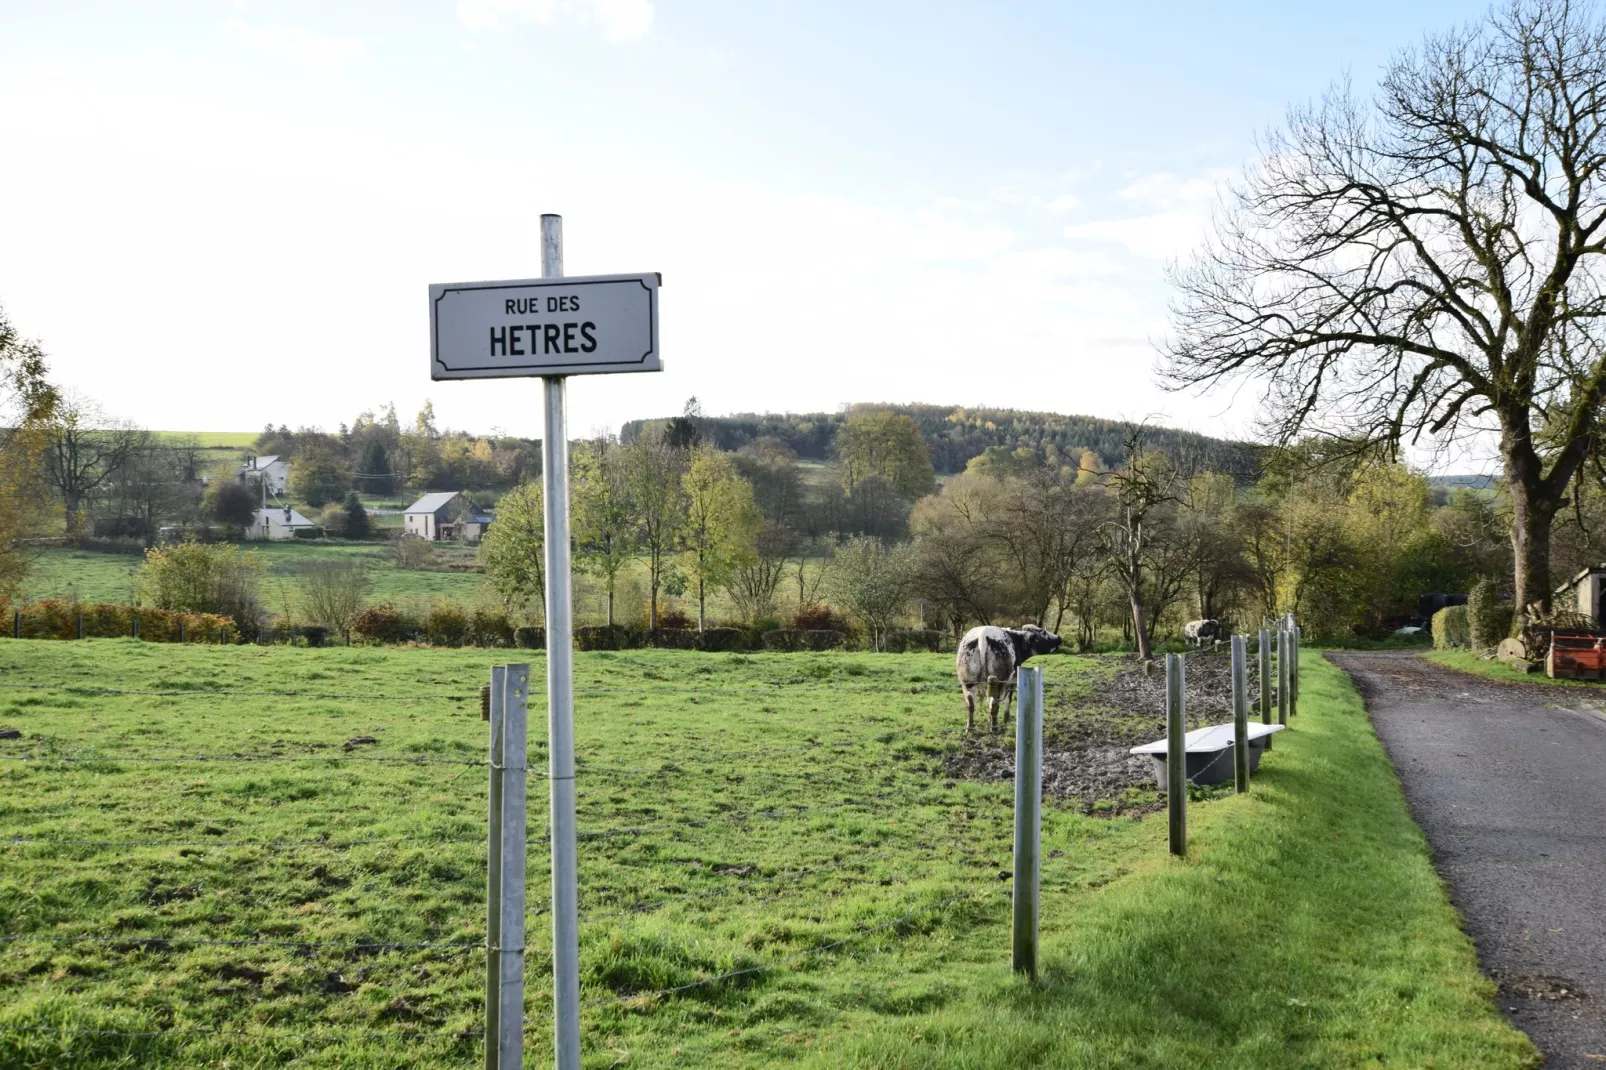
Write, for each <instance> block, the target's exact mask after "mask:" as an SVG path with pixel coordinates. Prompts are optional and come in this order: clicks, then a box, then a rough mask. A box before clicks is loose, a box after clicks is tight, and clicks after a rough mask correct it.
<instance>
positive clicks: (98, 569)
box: [23, 539, 483, 614]
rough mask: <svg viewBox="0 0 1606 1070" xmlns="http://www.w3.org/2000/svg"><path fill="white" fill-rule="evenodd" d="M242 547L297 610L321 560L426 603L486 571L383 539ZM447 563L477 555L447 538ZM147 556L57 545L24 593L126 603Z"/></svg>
mask: <svg viewBox="0 0 1606 1070" xmlns="http://www.w3.org/2000/svg"><path fill="white" fill-rule="evenodd" d="M242 548H243V549H247V550H252V551H254V552H257V553H260V554H261V555H262V556H263V558H265V559H266V561H267V571H266V573H264V575H263V578H262V585H261V592H260V593H261V597H262V602H263V605H264V606H265V607H266V608H267V610H268V611H269V612H270V613H275V614H283V613H284V607H285V603H286V601H288V602H289V604H290V606H291V607H292V610H293V609H294V607H295V606H296V605H297V604H298V602H297V598H298V594H297V588H298V585H299V583H300V580H301V577H302V576H303V575H304V574H305V572H306V570H307V569H308V568H309V567H310V566H311V565H313V564H314V563H316V562H319V561H354V562H356V563H358V564H360V565H363V566H364V567H365V568H366V569H367V571H368V577H369V579H370V580H371V581H372V583H373V586H372V588H371V589H370V591H369V596H368V597H369V600H370V601H373V602H396V603H402V604H412V605H427V604H428V603H430V602H433V601H435V600H436V599H441V598H445V599H451V600H453V601H456V602H462V603H472V602H473V601H474V600H475V599H476V598H477V597H478V596H479V594H480V589H481V582H480V581H481V579H482V578H483V577H482V575H481V573H479V572H472V571H439V572H437V571H422V570H413V569H401V568H397V567H396V562H395V556H394V554H393V553H392V550H391V548H390V546H389V545H387V544H385V543H381V542H357V543H348V542H345V541H343V540H340V539H318V540H313V541H305V542H303V541H287V542H253V543H245V544H242ZM438 553H439V555H440V559H441V561H442V563H457V564H459V565H462V566H471V565H472V564H473V562H474V560H475V558H474V550H473V548H471V547H461V546H456V545H450V546H443V547H442V548H441V549H440V550H439V551H438ZM142 561H143V558H142V557H140V556H136V555H133V554H106V553H96V552H92V551H88V550H78V549H73V548H70V547H52V548H50V549H47V550H44V551H42V552H41V553H40V555H39V557H38V559H37V560H36V561H35V562H34V564H33V567H32V568H30V569H29V572H28V577H27V580H26V582H25V584H24V587H23V595H24V597H25V598H27V599H28V600H30V601H41V600H43V599H46V598H71V597H72V596H73V595H74V594H76V595H77V597H78V600H79V601H82V602H118V603H124V604H126V603H127V602H128V601H129V599H130V598H131V597H132V596H133V584H134V577H133V575H132V572H133V570H134V569H137V568H138V567H139V565H140V563H141V562H142Z"/></svg>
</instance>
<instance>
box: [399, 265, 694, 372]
mask: <svg viewBox="0 0 1606 1070" xmlns="http://www.w3.org/2000/svg"><path fill="white" fill-rule="evenodd" d="M660 281H661V279H660V277H659V276H658V275H657V273H648V274H645V275H574V276H569V277H567V278H548V279H521V280H514V281H510V282H454V283H443V284H438V285H432V286H430V288H429V338H430V345H429V376H430V378H431V379H496V378H506V377H511V376H525V375H540V376H553V375H598V374H604V373H608V372H656V371H662V370H663V365H662V363H661V362H660V361H659V359H658V286H659V283H660Z"/></svg>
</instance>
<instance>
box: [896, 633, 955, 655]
mask: <svg viewBox="0 0 1606 1070" xmlns="http://www.w3.org/2000/svg"><path fill="white" fill-rule="evenodd" d="M917 651H919V652H924V653H927V654H944V653H948V651H949V644H948V636H947V634H946V633H944V632H939V631H936V630H934V629H930V628H910V629H907V630H905V629H902V628H899V629H894V630H893V631H890V632H888V633H887V653H889V654H911V653H915V652H917Z"/></svg>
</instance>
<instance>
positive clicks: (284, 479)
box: [234, 453, 290, 494]
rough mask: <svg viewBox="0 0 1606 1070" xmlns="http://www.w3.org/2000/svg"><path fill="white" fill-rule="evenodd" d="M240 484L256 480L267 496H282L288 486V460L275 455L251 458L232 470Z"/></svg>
mask: <svg viewBox="0 0 1606 1070" xmlns="http://www.w3.org/2000/svg"><path fill="white" fill-rule="evenodd" d="M234 475H235V477H236V478H237V479H239V480H241V481H242V482H243V481H244V480H246V479H258V480H261V481H262V486H263V487H264V488H265V489H266V490H267V492H268V493H269V494H283V493H284V492H285V491H286V490H287V489H288V488H289V486H290V459H289V458H288V457H280V456H278V455H277V454H272V453H270V454H268V455H266V456H263V457H253V458H251V459H250V460H249V461H246V462H245V463H244V464H242V465H240V467H238V468H236V469H235V470H234Z"/></svg>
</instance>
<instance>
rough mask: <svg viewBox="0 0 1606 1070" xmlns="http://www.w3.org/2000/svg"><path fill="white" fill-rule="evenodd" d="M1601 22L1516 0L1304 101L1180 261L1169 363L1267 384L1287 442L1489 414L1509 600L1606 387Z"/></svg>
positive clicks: (1595, 428)
mask: <svg viewBox="0 0 1606 1070" xmlns="http://www.w3.org/2000/svg"><path fill="white" fill-rule="evenodd" d="M1603 90H1606V23H1603V21H1602V19H1601V16H1600V15H1599V14H1598V13H1597V10H1596V9H1595V8H1594V7H1593V6H1589V5H1584V4H1571V3H1568V2H1567V0H1511V2H1509V3H1508V4H1507V5H1506V6H1505V7H1503V8H1501V9H1500V10H1498V11H1496V12H1495V13H1493V14H1492V15H1491V16H1490V17H1489V18H1488V19H1487V20H1486V21H1485V22H1484V23H1483V24H1481V25H1478V26H1474V27H1469V28H1466V29H1461V30H1455V31H1451V32H1449V33H1446V34H1443V35H1440V36H1436V37H1430V38H1428V39H1427V40H1426V41H1425V42H1424V43H1423V44H1422V46H1421V47H1420V48H1417V49H1414V50H1408V51H1404V52H1401V53H1399V54H1398V55H1397V56H1396V58H1395V59H1394V60H1393V61H1392V62H1391V64H1390V65H1389V67H1388V69H1387V72H1386V74H1385V76H1384V78H1383V80H1382V83H1381V85H1380V87H1379V91H1378V92H1377V94H1376V96H1375V98H1373V99H1372V100H1370V101H1364V100H1360V99H1358V98H1357V97H1356V96H1355V95H1354V94H1353V93H1352V92H1351V91H1350V89H1349V88H1348V86H1341V87H1339V88H1337V89H1335V90H1334V91H1333V92H1332V93H1330V94H1329V95H1328V97H1327V98H1326V99H1325V100H1323V101H1322V102H1321V103H1320V104H1317V105H1312V106H1307V107H1302V108H1296V109H1294V110H1293V111H1292V112H1291V113H1290V116H1289V119H1288V124H1287V129H1286V130H1284V131H1282V132H1280V133H1277V134H1275V135H1274V136H1272V137H1271V138H1270V140H1269V143H1268V144H1267V145H1266V149H1265V153H1264V157H1263V159H1262V160H1261V162H1260V164H1259V166H1258V167H1257V168H1256V169H1255V170H1254V171H1252V173H1251V174H1250V175H1249V176H1248V177H1247V179H1246V180H1245V182H1244V184H1243V186H1242V188H1240V189H1238V190H1236V191H1235V194H1234V199H1233V205H1232V208H1231V210H1230V211H1228V212H1227V213H1226V214H1224V215H1223V217H1222V218H1221V219H1220V220H1219V221H1218V223H1217V226H1216V231H1215V235H1214V238H1213V240H1212V241H1211V242H1210V243H1209V244H1208V245H1207V246H1206V247H1205V249H1204V250H1203V251H1202V252H1201V253H1200V254H1199V255H1198V256H1197V257H1196V258H1195V259H1194V260H1193V262H1192V263H1191V265H1189V266H1187V267H1186V268H1184V269H1182V270H1179V271H1177V272H1176V273H1175V275H1174V279H1175V282H1176V284H1177V286H1178V287H1179V290H1180V296H1179V297H1178V299H1177V302H1176V304H1175V307H1174V319H1175V325H1176V328H1177V332H1176V338H1175V340H1174V341H1173V342H1172V343H1171V345H1170V347H1169V353H1168V361H1167V364H1168V370H1169V372H1170V374H1171V375H1172V376H1174V377H1175V379H1176V380H1177V382H1178V383H1179V384H1181V385H1199V386H1204V385H1210V384H1215V383H1218V382H1221V381H1223V380H1229V379H1233V378H1237V377H1242V376H1251V377H1257V378H1259V379H1260V380H1262V381H1264V382H1265V383H1266V384H1267V385H1266V391H1267V398H1268V400H1269V402H1270V409H1271V411H1270V414H1269V419H1270V421H1271V422H1272V425H1273V427H1274V429H1275V431H1276V433H1277V434H1278V436H1279V437H1280V438H1281V439H1282V440H1283V441H1285V442H1286V441H1289V440H1291V439H1292V438H1293V436H1295V435H1296V434H1298V433H1300V432H1302V431H1318V432H1327V433H1334V434H1344V435H1351V436H1355V437H1356V440H1357V441H1358V442H1359V443H1361V444H1363V445H1366V446H1372V447H1376V446H1383V447H1385V448H1387V449H1389V450H1393V449H1395V448H1397V447H1398V446H1399V445H1400V444H1401V443H1404V442H1416V441H1418V440H1419V438H1421V437H1422V436H1444V437H1445V438H1446V439H1449V438H1453V437H1454V436H1457V435H1463V434H1467V433H1471V432H1475V431H1479V430H1486V431H1492V432H1495V433H1497V434H1498V438H1499V450H1500V456H1501V459H1502V462H1503V466H1504V469H1505V478H1506V483H1507V487H1508V490H1509V493H1510V495H1511V507H1512V511H1513V523H1512V526H1511V540H1512V549H1513V553H1514V558H1515V568H1514V572H1515V588H1516V596H1517V601H1518V605H1519V606H1522V605H1527V604H1530V603H1533V602H1539V603H1543V604H1544V605H1547V606H1548V604H1549V599H1550V587H1551V584H1550V556H1549V543H1550V531H1551V526H1552V521H1553V518H1554V517H1555V515H1556V513H1557V512H1558V511H1559V510H1560V508H1561V507H1562V505H1563V503H1564V502H1565V501H1566V500H1567V497H1568V488H1569V485H1570V484H1571V483H1572V482H1573V480H1574V479H1575V478H1577V477H1578V474H1579V473H1580V471H1581V469H1582V466H1583V462H1584V461H1585V459H1586V458H1587V457H1589V456H1590V454H1591V453H1592V452H1594V451H1596V450H1598V448H1599V446H1600V444H1601V439H1600V436H1601V422H1600V420H1601V406H1602V402H1603V400H1606V347H1603V345H1602V341H1603V339H1602V327H1601V326H1600V322H1601V318H1602V317H1603V316H1606V287H1603V286H1602V282H1603V274H1602V268H1603V261H1602V254H1606V91H1603Z"/></svg>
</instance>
